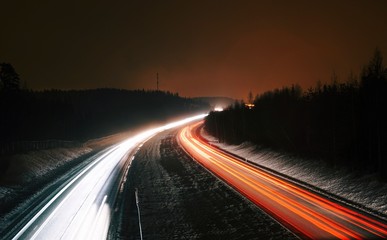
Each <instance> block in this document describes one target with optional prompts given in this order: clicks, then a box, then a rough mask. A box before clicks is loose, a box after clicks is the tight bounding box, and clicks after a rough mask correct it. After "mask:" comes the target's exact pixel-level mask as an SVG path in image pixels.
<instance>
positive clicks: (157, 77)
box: [156, 73, 159, 91]
mask: <svg viewBox="0 0 387 240" xmlns="http://www.w3.org/2000/svg"><path fill="white" fill-rule="evenodd" d="M156 81H157V82H156V84H157V91H159V73H157V74H156Z"/></svg>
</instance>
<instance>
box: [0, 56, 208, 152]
mask: <svg viewBox="0 0 387 240" xmlns="http://www.w3.org/2000/svg"><path fill="white" fill-rule="evenodd" d="M0 77H1V80H2V81H1V86H0V89H1V90H0V116H1V118H0V144H1V149H2V151H3V153H7V151H8V150H7V146H9V145H12V144H14V143H15V142H20V141H36V140H47V139H50V140H51V139H55V140H58V139H59V140H67V141H79V142H82V141H85V140H88V139H92V138H98V137H102V136H106V135H109V134H114V133H117V132H120V131H124V130H128V129H133V128H135V127H141V126H145V125H149V124H152V123H153V124H156V123H159V124H160V123H163V122H165V121H166V120H168V119H171V118H176V117H178V116H182V115H184V114H188V113H191V114H192V113H195V112H198V111H201V112H202V111H203V110H206V111H207V110H208V105H206V104H205V103H203V102H200V101H198V100H193V99H188V98H182V97H180V96H179V95H178V94H177V93H170V92H164V91H155V90H148V91H146V90H133V91H129V90H120V89H94V90H69V91H63V90H45V91H32V90H27V89H23V88H22V87H21V86H20V85H21V84H20V79H19V77H18V74H17V73H16V71H15V70H14V69H13V67H12V65H11V64H8V63H3V64H1V72H0ZM8 152H9V151H8Z"/></svg>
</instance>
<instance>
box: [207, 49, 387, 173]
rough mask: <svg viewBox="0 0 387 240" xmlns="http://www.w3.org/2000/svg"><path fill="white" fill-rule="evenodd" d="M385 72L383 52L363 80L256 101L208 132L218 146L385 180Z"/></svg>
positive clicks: (216, 120)
mask: <svg viewBox="0 0 387 240" xmlns="http://www.w3.org/2000/svg"><path fill="white" fill-rule="evenodd" d="M386 111H387V68H386V67H385V66H384V65H383V56H382V54H381V52H380V51H379V50H376V51H375V54H374V56H373V58H372V59H371V60H370V62H369V63H368V64H367V65H365V66H364V68H363V69H362V71H361V74H360V77H355V76H353V75H350V76H349V78H348V80H347V81H346V82H343V83H339V81H338V78H337V76H336V75H335V74H333V75H332V82H331V83H329V84H321V82H318V83H317V84H316V86H315V87H312V88H309V89H308V90H307V91H303V90H302V89H301V87H299V86H298V85H292V86H291V87H284V88H282V89H276V90H273V91H268V92H265V93H263V94H260V95H257V96H256V97H255V99H254V107H253V108H251V109H249V108H246V107H245V104H244V103H243V102H236V103H235V104H234V105H233V106H231V107H230V108H228V109H226V110H225V111H223V112H211V113H210V114H209V116H208V117H207V118H206V120H205V129H206V130H207V131H208V132H209V133H210V134H212V135H214V136H216V137H218V138H219V140H220V141H223V142H228V143H232V144H239V143H241V142H244V141H250V142H252V143H254V144H256V145H259V146H262V147H267V148H271V149H275V150H281V151H286V152H289V153H293V154H297V155H301V156H306V157H308V158H309V159H316V158H319V159H323V160H325V161H326V162H327V163H328V164H330V165H332V166H344V165H345V166H347V167H348V168H350V169H352V170H353V171H355V172H358V173H362V174H364V173H376V174H378V176H380V177H381V178H383V179H385V180H386V179H387V114H386Z"/></svg>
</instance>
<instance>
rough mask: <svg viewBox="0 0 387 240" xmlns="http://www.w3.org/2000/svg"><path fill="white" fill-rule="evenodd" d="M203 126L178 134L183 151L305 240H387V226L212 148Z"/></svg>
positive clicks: (187, 129)
mask: <svg viewBox="0 0 387 240" xmlns="http://www.w3.org/2000/svg"><path fill="white" fill-rule="evenodd" d="M202 124H203V123H202V122H199V123H195V124H193V125H189V126H186V127H184V128H183V129H182V130H181V131H180V132H179V134H178V139H179V142H180V144H181V146H182V147H183V148H184V149H185V151H186V152H187V153H189V154H190V155H191V156H192V157H193V158H194V159H195V160H196V161H197V162H199V163H200V164H201V165H202V166H204V167H205V168H206V169H208V170H209V171H211V172H212V173H213V174H214V175H216V176H217V177H219V178H220V179H222V180H223V181H224V182H226V183H227V184H229V185H230V186H232V187H233V188H234V189H235V190H236V191H238V192H240V193H241V194H242V195H244V196H245V197H246V198H248V199H249V200H251V201H252V202H254V203H255V204H256V205H257V206H258V207H260V208H261V209H263V210H265V211H266V212H267V213H268V214H269V215H271V216H272V217H273V218H275V219H276V220H277V221H278V222H280V223H281V224H283V225H284V226H285V227H287V228H288V229H290V230H291V231H293V232H294V233H295V234H297V235H298V236H300V237H301V238H305V239H375V238H377V239H380V238H387V225H386V223H385V222H382V221H381V220H378V219H376V218H374V217H371V216H370V215H368V214H366V213H362V212H360V211H358V210H356V209H354V208H351V207H349V206H345V205H343V204H339V203H338V202H334V201H332V200H329V199H326V198H324V197H323V196H321V195H318V194H316V193H313V192H311V191H309V190H308V189H305V188H303V187H300V186H298V185H296V184H294V183H291V182H289V181H286V180H285V179H283V178H281V177H278V176H276V175H273V174H271V173H268V172H267V171H264V170H263V169H260V168H258V167H257V166H254V165H252V164H249V163H248V162H245V161H243V160H241V159H238V158H237V157H235V156H232V155H231V154H227V153H225V152H223V151H221V150H219V149H218V148H216V147H213V146H211V144H209V143H208V142H207V141H206V140H205V139H203V138H202V137H201V136H200V133H199V132H200V128H201V127H202Z"/></svg>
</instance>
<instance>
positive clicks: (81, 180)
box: [13, 114, 207, 239]
mask: <svg viewBox="0 0 387 240" xmlns="http://www.w3.org/2000/svg"><path fill="white" fill-rule="evenodd" d="M206 115H207V114H201V115H197V116H194V117H190V118H186V119H183V120H181V121H177V122H173V123H170V124H167V125H164V126H161V127H157V128H153V129H150V130H147V131H144V132H142V133H140V134H138V135H136V136H134V137H132V138H129V139H127V140H125V141H123V142H122V143H119V144H117V145H115V146H112V147H110V148H109V149H108V150H107V151H105V153H103V154H101V156H100V157H98V158H97V159H96V160H94V161H93V162H92V163H91V164H89V165H88V166H87V167H85V169H83V170H82V171H81V172H80V173H79V174H78V175H76V176H75V177H74V178H73V179H72V180H71V181H69V183H67V184H66V185H64V186H63V188H62V189H60V190H58V191H57V193H56V194H53V196H50V199H48V200H47V203H46V204H45V205H44V206H43V207H42V208H41V209H40V210H39V211H38V212H37V214H35V216H32V217H31V219H30V221H29V222H28V223H27V224H26V225H25V226H24V227H23V228H21V229H20V231H19V232H18V233H17V234H16V235H15V236H14V237H13V239H106V237H107V233H108V229H109V226H110V220H111V215H112V206H113V204H114V202H115V197H116V194H117V192H118V190H119V184H117V179H118V178H119V176H120V174H122V170H123V169H122V168H123V166H124V165H125V162H126V161H131V160H132V158H131V159H128V154H129V153H133V152H134V151H135V150H136V149H137V148H138V147H139V146H141V145H142V144H143V143H144V142H145V141H147V140H148V139H150V138H151V137H153V136H154V135H156V134H157V133H160V132H162V131H165V130H168V129H171V128H175V127H178V126H181V125H184V124H187V123H189V122H192V121H195V120H200V119H203V118H204V117H205V116H206Z"/></svg>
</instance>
